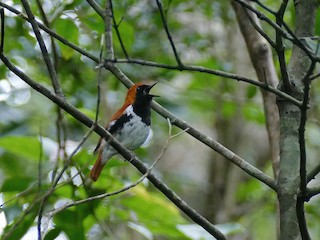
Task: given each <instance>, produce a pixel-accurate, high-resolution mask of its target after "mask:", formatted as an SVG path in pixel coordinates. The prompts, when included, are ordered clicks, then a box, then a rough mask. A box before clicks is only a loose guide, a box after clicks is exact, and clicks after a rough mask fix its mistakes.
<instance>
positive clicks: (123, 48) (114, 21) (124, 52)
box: [110, 0, 129, 59]
mask: <svg viewBox="0 0 320 240" xmlns="http://www.w3.org/2000/svg"><path fill="white" fill-rule="evenodd" d="M110 10H111V13H112V21H113V28H114V30H115V31H116V34H117V37H118V40H119V43H120V46H121V49H122V51H123V54H124V56H125V57H126V58H127V59H128V58H129V55H128V52H127V50H126V48H125V46H124V44H123V41H122V38H121V34H120V31H119V25H120V23H121V21H122V19H123V18H121V20H120V22H119V23H117V22H116V18H115V16H114V11H113V4H112V0H111V1H110Z"/></svg>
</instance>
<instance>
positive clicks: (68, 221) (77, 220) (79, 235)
mask: <svg viewBox="0 0 320 240" xmlns="http://www.w3.org/2000/svg"><path fill="white" fill-rule="evenodd" d="M81 209H82V208H81V207H77V208H76V210H75V211H73V210H65V211H62V212H60V213H58V214H56V215H55V217H54V223H55V224H56V227H57V228H59V229H61V231H64V232H65V233H66V234H67V235H68V237H69V239H77V240H85V239H86V238H85V234H84V229H83V226H82V221H83V217H84V216H86V215H87V214H88V213H86V212H83V211H81Z"/></svg>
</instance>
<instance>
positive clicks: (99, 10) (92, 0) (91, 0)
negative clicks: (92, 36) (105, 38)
mask: <svg viewBox="0 0 320 240" xmlns="http://www.w3.org/2000/svg"><path fill="white" fill-rule="evenodd" d="M87 2H88V3H89V5H90V6H91V7H92V8H93V9H94V10H95V11H96V13H98V14H99V16H100V17H101V18H102V19H104V13H103V9H102V8H101V7H100V5H99V4H98V3H97V2H96V1H95V0H87Z"/></svg>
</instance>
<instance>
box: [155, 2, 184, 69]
mask: <svg viewBox="0 0 320 240" xmlns="http://www.w3.org/2000/svg"><path fill="white" fill-rule="evenodd" d="M156 2H157V5H158V8H159V12H160V16H161V21H162V24H163V27H164V29H165V31H166V34H167V37H168V39H169V42H170V45H171V48H172V50H173V53H174V56H175V58H176V61H177V63H178V66H179V68H181V67H182V66H183V64H182V62H181V60H180V57H179V54H178V52H177V49H176V47H175V45H174V42H173V39H172V36H171V34H170V31H169V28H168V24H167V21H166V19H165V17H164V14H163V9H162V4H161V2H160V1H159V0H156Z"/></svg>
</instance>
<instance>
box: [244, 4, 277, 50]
mask: <svg viewBox="0 0 320 240" xmlns="http://www.w3.org/2000/svg"><path fill="white" fill-rule="evenodd" d="M242 8H243V10H244V12H245V14H246V16H247V17H248V19H249V21H250V23H251V24H252V26H253V27H254V28H255V29H256V31H257V32H258V33H260V35H261V36H262V37H264V38H265V39H266V40H267V41H268V43H269V44H270V45H271V46H272V48H275V46H276V43H275V42H274V41H273V40H272V39H271V38H270V37H269V36H268V34H267V33H266V32H265V31H263V30H262V28H261V27H260V26H258V24H257V23H256V21H254V20H253V19H252V17H251V15H250V14H249V13H248V10H247V9H246V8H245V7H243V6H242Z"/></svg>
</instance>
